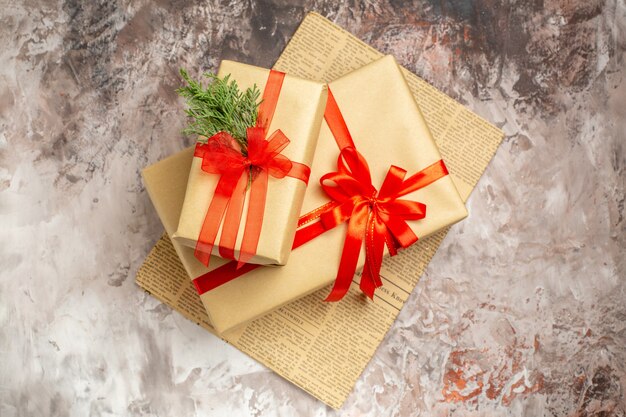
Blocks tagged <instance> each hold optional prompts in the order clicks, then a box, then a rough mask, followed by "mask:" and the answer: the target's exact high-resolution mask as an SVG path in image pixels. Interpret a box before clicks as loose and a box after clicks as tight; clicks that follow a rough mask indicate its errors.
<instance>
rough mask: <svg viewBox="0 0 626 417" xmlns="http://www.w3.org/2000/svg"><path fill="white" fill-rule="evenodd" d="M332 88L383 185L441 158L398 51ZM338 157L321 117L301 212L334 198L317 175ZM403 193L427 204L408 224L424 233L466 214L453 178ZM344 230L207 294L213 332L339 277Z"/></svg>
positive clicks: (356, 140) (332, 167)
mask: <svg viewBox="0 0 626 417" xmlns="http://www.w3.org/2000/svg"><path fill="white" fill-rule="evenodd" d="M329 89H330V91H331V92H332V93H333V96H334V97H335V99H336V101H337V103H338V106H339V108H340V110H341V112H342V113H343V116H344V119H345V121H346V124H347V126H348V129H349V130H350V132H351V135H352V138H353V140H354V143H355V146H356V148H357V149H358V150H359V151H360V152H361V154H363V155H364V157H365V158H366V159H367V161H368V164H369V167H370V171H371V174H372V178H373V183H374V185H375V186H376V187H377V188H378V189H380V185H381V183H382V181H383V179H384V178H385V175H386V173H387V171H388V170H389V167H390V165H392V164H393V165H397V166H399V167H401V168H404V169H405V170H406V171H407V172H408V174H407V176H410V175H413V174H414V173H416V172H418V171H420V170H422V169H424V168H426V167H427V166H429V165H431V164H433V163H434V162H436V161H438V160H440V159H441V156H440V154H439V151H438V149H437V147H436V145H435V143H434V141H433V139H432V136H431V134H430V132H429V130H428V127H427V125H426V123H425V122H424V118H423V117H422V114H421V113H420V110H419V108H418V107H417V105H416V103H415V100H414V98H413V96H412V95H411V92H410V90H409V88H408V86H407V84H406V81H405V79H404V77H403V76H402V73H401V72H400V68H399V67H398V65H397V63H396V61H395V59H394V58H393V57H391V56H387V57H384V58H381V59H380V60H378V61H375V62H373V63H371V64H369V65H367V66H365V67H363V68H361V69H359V70H356V71H354V72H353V73H350V74H348V75H346V76H344V77H342V78H340V79H338V80H337V81H335V82H332V83H330V84H329ZM338 155H339V149H338V147H337V144H336V142H335V139H334V137H333V135H332V133H331V131H330V130H329V128H328V126H327V124H326V123H323V124H322V128H321V130H320V138H319V141H318V146H317V150H316V153H315V159H314V163H313V167H312V173H311V181H310V185H309V188H308V190H307V193H306V196H305V199H304V205H303V211H302V212H303V213H307V212H309V211H311V210H314V209H316V208H318V207H320V206H322V205H323V204H325V203H327V202H328V201H329V198H328V196H327V195H326V194H325V193H324V191H323V190H322V189H321V187H320V186H319V180H320V177H321V176H322V175H324V174H326V173H328V172H332V171H336V169H337V156H338ZM402 198H404V199H407V200H415V201H419V202H421V203H424V204H426V206H427V215H426V218H424V219H422V220H418V221H409V222H408V223H409V226H410V227H411V229H412V230H413V231H414V232H415V234H416V235H417V236H419V237H420V238H423V237H426V236H428V235H430V234H432V233H434V232H436V231H438V230H440V229H442V228H444V227H446V226H449V225H451V224H453V223H455V222H457V221H459V220H461V219H463V218H464V217H466V215H467V211H466V209H465V206H464V204H463V201H462V200H461V197H460V196H459V194H458V192H457V190H456V188H455V186H454V184H453V182H452V179H451V178H450V176H445V177H443V178H441V179H439V180H437V181H435V182H434V183H432V184H430V185H428V186H426V187H424V188H422V189H419V190H417V191H415V192H413V193H410V194H408V195H406V196H404V197H402ZM346 230H347V226H346V224H342V225H339V226H338V227H336V228H334V229H331V230H329V231H327V232H325V233H323V234H322V235H320V236H319V237H317V238H315V239H314V240H312V241H310V242H308V243H306V244H304V245H303V246H301V247H299V248H297V249H295V250H294V251H293V253H292V254H291V257H290V260H289V263H288V264H287V265H286V266H283V267H280V268H267V267H260V268H257V269H255V270H253V271H252V272H249V273H247V274H244V275H242V276H240V277H238V278H236V279H234V280H231V281H230V282H227V283H226V284H224V285H221V286H219V287H217V288H215V289H212V290H211V291H208V292H205V293H204V294H202V295H201V298H202V301H203V303H204V305H205V306H206V308H207V311H208V313H209V316H210V317H211V322H212V323H213V324H214V326H215V329H216V331H217V332H219V333H223V332H227V331H228V330H230V329H233V328H235V327H237V326H239V325H241V324H243V323H246V322H248V321H249V320H253V319H255V318H257V317H260V316H262V315H263V314H266V313H268V312H269V311H272V310H274V309H276V308H278V307H280V306H282V305H284V304H286V303H288V302H290V301H293V300H295V299H297V298H300V297H303V296H305V295H307V294H309V293H311V292H313V291H315V290H318V289H320V288H322V287H325V286H327V285H329V284H331V283H332V282H333V281H334V279H335V277H336V275H337V270H338V266H339V263H340V258H341V254H342V248H343V244H344V240H345V236H346ZM385 250H386V249H385ZM364 252H365V251H364V250H361V255H360V258H359V260H358V264H357V266H358V268H359V269H360V268H362V266H363V264H364V260H365V256H364ZM192 276H193V275H192Z"/></svg>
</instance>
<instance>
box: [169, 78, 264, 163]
mask: <svg viewBox="0 0 626 417" xmlns="http://www.w3.org/2000/svg"><path fill="white" fill-rule="evenodd" d="M180 75H181V77H183V79H184V80H185V81H186V82H187V85H186V86H184V87H181V88H179V89H178V90H176V91H177V92H178V94H179V95H181V96H182V97H184V98H185V99H186V100H187V110H186V113H187V115H188V116H189V118H190V123H189V125H188V126H187V127H186V128H185V129H184V130H183V133H185V134H197V135H199V136H200V137H201V138H200V139H199V140H200V141H202V140H206V138H209V137H211V136H213V135H214V134H216V133H217V132H220V131H224V132H228V133H230V135H231V136H232V137H233V138H235V140H236V141H237V142H238V143H239V145H240V146H241V150H242V152H244V153H245V152H246V149H247V144H248V143H247V139H246V129H247V128H248V127H251V126H254V125H255V124H256V119H257V116H258V112H259V104H260V101H259V97H260V96H261V92H260V91H259V89H258V87H257V86H256V84H255V85H254V86H253V87H252V88H248V89H246V91H244V92H241V91H239V86H238V85H237V82H236V81H235V80H232V81H231V80H230V75H227V76H226V77H224V78H219V77H218V76H217V75H215V74H211V73H208V72H207V73H204V74H203V75H204V77H206V78H208V80H209V82H208V84H207V85H206V87H204V86H203V85H202V82H201V81H196V80H194V79H192V78H191V77H190V76H189V74H187V71H185V70H184V69H182V68H181V70H180ZM203 137H204V139H203Z"/></svg>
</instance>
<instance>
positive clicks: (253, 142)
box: [194, 70, 310, 268]
mask: <svg viewBox="0 0 626 417" xmlns="http://www.w3.org/2000/svg"><path fill="white" fill-rule="evenodd" d="M284 76H285V74H284V73H282V72H278V71H274V70H272V71H270V74H269V77H268V80H267V84H266V87H265V90H264V92H263V101H262V102H261V106H260V107H259V114H258V118H257V125H256V126H254V127H249V128H248V129H247V132H246V139H247V148H246V150H245V151H246V153H245V154H244V152H242V149H241V147H240V145H239V143H238V142H237V141H236V140H235V139H234V138H233V137H232V136H231V135H230V134H228V133H227V132H218V133H216V134H215V135H213V136H211V137H210V138H209V139H208V140H207V143H206V144H201V143H199V144H197V145H196V149H195V152H194V156H197V157H200V158H202V170H203V171H205V172H207V173H210V174H217V175H220V179H219V181H218V183H217V187H216V189H215V193H214V196H213V199H212V200H211V203H210V204H209V208H208V210H207V213H206V216H205V218H204V222H203V224H202V228H201V230H200V234H199V236H198V240H197V243H196V248H195V251H194V254H195V256H196V258H197V259H198V260H199V261H200V262H202V263H203V264H204V265H206V266H208V265H209V259H210V255H211V252H212V251H213V247H214V246H215V239H216V237H217V233H218V230H219V228H220V224H222V219H224V224H223V226H222V234H221V238H220V255H221V256H222V257H224V258H228V259H235V257H234V251H235V243H236V241H237V235H238V233H239V225H240V223H241V218H242V215H243V206H244V201H245V195H246V189H247V187H248V184H250V201H249V204H248V212H247V216H246V223H245V227H244V230H243V239H242V242H241V248H240V250H239V259H238V260H237V261H238V263H237V268H240V267H241V266H242V265H243V264H244V263H246V262H247V261H249V260H250V259H251V258H252V257H253V256H254V255H255V254H256V250H257V246H258V243H259V237H260V235H261V228H262V225H263V215H264V213H265V199H266V195H267V186H268V178H269V177H270V176H271V177H274V178H277V179H282V178H285V177H286V176H289V177H292V178H296V179H298V180H301V181H303V182H305V183H307V182H308V179H309V174H310V169H309V167H307V166H306V165H304V164H300V163H297V162H292V161H290V160H289V158H287V157H286V156H284V155H282V154H281V152H282V151H283V149H285V147H287V145H289V139H288V138H287V136H285V134H284V133H283V132H282V131H281V130H280V129H279V130H276V131H275V132H274V133H272V134H271V135H270V137H269V138H268V139H267V140H266V139H265V136H266V133H267V129H268V127H269V125H270V123H271V120H272V117H273V115H274V110H275V108H276V104H277V102H278V96H279V95H280V89H281V86H282V82H283V79H284Z"/></svg>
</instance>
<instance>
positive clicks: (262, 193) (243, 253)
mask: <svg viewBox="0 0 626 417" xmlns="http://www.w3.org/2000/svg"><path fill="white" fill-rule="evenodd" d="M267 180H268V173H267V171H266V170H261V171H259V172H258V175H257V176H256V178H254V180H253V181H252V186H251V187H250V202H249V204H248V214H247V217H246V226H245V228H244V231H243V240H242V242H241V249H240V253H239V260H238V262H237V269H239V268H241V267H242V265H243V264H245V263H247V262H248V261H249V260H250V259H252V257H253V256H254V255H255V254H256V249H257V246H258V245H259V238H260V236H261V228H262V226H263V215H264V214H265V200H266V197H267Z"/></svg>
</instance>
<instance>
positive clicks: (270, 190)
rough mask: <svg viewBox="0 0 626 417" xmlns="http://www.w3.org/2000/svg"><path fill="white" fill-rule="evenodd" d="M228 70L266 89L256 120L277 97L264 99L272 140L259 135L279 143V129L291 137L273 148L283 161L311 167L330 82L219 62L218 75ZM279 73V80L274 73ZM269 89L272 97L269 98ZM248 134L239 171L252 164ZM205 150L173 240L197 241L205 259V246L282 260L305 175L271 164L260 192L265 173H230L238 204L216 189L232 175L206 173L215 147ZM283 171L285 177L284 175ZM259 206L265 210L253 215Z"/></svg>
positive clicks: (243, 83)
mask: <svg viewBox="0 0 626 417" xmlns="http://www.w3.org/2000/svg"><path fill="white" fill-rule="evenodd" d="M229 74H230V79H231V80H235V81H237V84H238V86H239V88H240V90H241V91H244V90H245V89H247V88H250V87H252V86H253V85H255V84H256V86H257V87H258V88H259V90H260V91H262V92H263V102H262V103H261V108H260V109H259V120H260V119H261V117H262V110H261V109H263V107H264V106H265V105H267V104H268V103H269V102H270V101H273V103H274V104H273V105H271V106H270V108H269V109H267V106H266V110H267V111H266V112H265V114H264V116H268V115H269V117H264V118H263V119H264V120H266V121H269V123H265V126H263V127H264V130H265V135H266V136H267V141H266V140H265V139H266V138H264V137H260V138H259V142H258V143H261V144H262V145H266V144H267V143H270V144H271V143H274V144H276V143H277V141H272V138H273V137H274V136H273V135H275V133H276V132H282V133H281V137H282V139H283V144H282V145H281V147H282V146H284V143H285V142H287V141H286V140H285V139H284V138H285V137H286V139H288V142H287V145H286V146H285V147H284V148H283V149H278V151H279V152H280V154H278V153H276V152H274V156H275V155H278V156H279V157H280V158H282V160H281V161H278V162H281V163H282V162H284V161H286V160H287V159H288V161H287V164H288V165H289V168H292V167H293V168H296V167H300V168H304V169H306V171H307V174H308V169H309V168H308V167H310V166H311V163H312V161H313V155H314V152H315V147H316V144H317V139H318V137H319V130H320V125H321V122H322V118H323V112H324V105H325V102H326V86H325V85H324V84H321V83H317V82H313V81H307V80H303V79H300V78H297V77H291V76H289V75H284V74H282V73H278V72H276V71H271V72H270V70H267V69H264V68H259V67H254V66H250V65H246V64H241V63H237V62H232V61H222V63H221V65H220V68H219V71H218V74H217V75H218V77H220V78H222V77H225V76H227V75H229ZM276 75H278V79H277V80H276V79H275V78H272V77H273V76H276ZM272 94H273V97H274V98H275V100H271V96H272ZM250 131H251V130H250V129H248V132H250ZM273 132H274V133H273ZM216 136H217V135H216ZM248 139H249V145H248V158H245V157H242V158H240V159H242V161H240V162H242V164H241V165H242V172H243V170H244V169H248V168H247V167H245V166H244V165H243V164H245V163H249V162H247V160H248V159H251V156H250V155H251V149H252V148H251V144H250V143H251V142H250V133H248ZM270 146H271V145H270ZM203 149H204V148H203V147H201V145H198V146H196V152H195V157H194V159H193V163H192V166H191V171H190V174H189V181H188V183H187V190H186V193H185V200H184V203H183V208H182V212H181V215H180V221H179V224H178V228H177V230H176V233H174V235H173V239H174V240H175V241H177V242H179V243H181V244H183V245H185V246H190V247H195V248H196V256H197V257H198V259H199V260H200V261H201V262H203V263H205V264H208V261H209V255H208V254H207V253H206V252H210V253H211V254H213V255H216V256H221V257H225V258H230V259H242V260H243V258H244V257H245V262H248V263H253V264H276V265H283V264H285V263H286V262H287V258H288V257H289V254H290V252H291V244H292V242H293V238H294V234H295V231H296V227H297V221H298V216H299V214H300V210H301V207H302V200H303V198H304V194H305V190H306V182H305V180H304V179H303V178H300V179H302V180H299V179H298V178H299V177H296V176H295V175H292V174H290V173H289V172H288V171H289V168H287V169H286V171H285V172H283V173H282V174H280V175H278V176H277V175H273V173H272V171H271V169H272V167H271V166H270V169H269V173H270V174H272V175H269V174H264V175H265V176H264V179H263V184H262V186H260V188H262V187H266V191H265V192H262V191H260V192H258V191H256V186H257V185H259V184H260V183H261V182H262V181H261V175H259V176H258V177H252V178H253V179H252V182H251V183H249V182H248V177H247V172H248V171H245V174H246V176H245V177H244V175H240V176H237V177H234V176H233V178H234V179H235V181H234V182H232V184H231V185H230V186H226V188H227V192H230V193H232V195H233V196H237V201H238V202H239V203H240V204H235V203H233V201H235V198H234V197H233V198H230V196H226V197H225V198H222V199H221V200H220V198H218V196H220V197H222V196H221V194H224V192H223V191H222V192H221V193H220V191H219V190H220V187H221V189H222V190H223V189H224V188H225V187H224V184H226V182H227V181H226V180H227V178H226V177H227V176H226V175H219V174H216V173H210V172H206V171H207V168H206V160H207V158H206V157H211V156H212V152H213V150H212V149H209V148H208V147H207V148H206V149H207V151H206V152H203ZM205 155H206V157H205ZM285 158H287V159H285ZM244 159H245V160H244ZM220 161H221V160H220ZM292 164H293V165H292ZM296 165H297V166H296ZM292 171H294V170H293V169H292ZM285 174H286V176H285V177H283V178H280V176H281V175H285ZM300 177H302V175H301V176H300ZM251 196H252V197H251ZM229 198H230V200H228V199H229ZM263 200H264V201H263ZM216 203H217V204H216ZM249 209H250V210H249ZM209 210H213V211H209ZM255 213H256V214H259V213H260V215H259V217H257V218H254V219H253V215H254V214H255ZM246 214H247V215H246ZM221 216H224V218H223V219H222V217H221ZM238 217H239V218H238ZM209 223H212V224H211V225H209ZM259 229H260V230H259ZM209 230H210V231H209ZM227 230H228V231H227ZM201 233H202V234H203V236H207V235H211V238H210V239H209V240H210V241H209V242H208V243H207V241H206V240H204V241H203V240H202V238H199V236H201ZM253 235H256V236H254V237H252V236H253ZM246 236H247V238H248V239H247V240H246ZM250 238H251V239H250ZM199 242H200V243H199ZM246 242H251V243H250V244H248V245H247V246H248V247H251V248H252V249H251V250H247V251H246V250H245V249H242V243H243V248H245V247H246ZM240 255H241V257H240Z"/></svg>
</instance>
